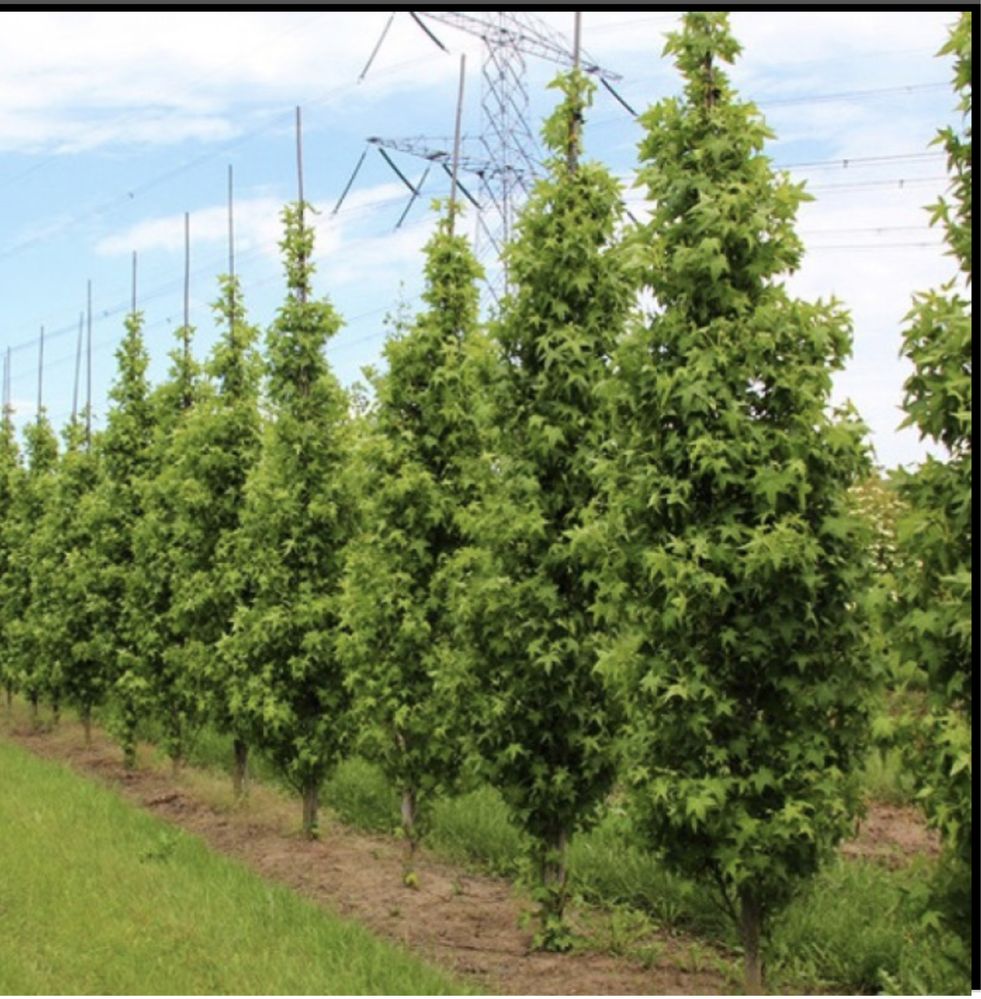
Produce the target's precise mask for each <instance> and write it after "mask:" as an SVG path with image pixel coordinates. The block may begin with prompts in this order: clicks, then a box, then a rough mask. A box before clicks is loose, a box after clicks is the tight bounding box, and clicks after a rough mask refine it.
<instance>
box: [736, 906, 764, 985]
mask: <svg viewBox="0 0 981 999" xmlns="http://www.w3.org/2000/svg"><path fill="white" fill-rule="evenodd" d="M739 903H740V912H739V930H740V933H741V935H742V940H743V969H744V973H745V980H746V995H754V996H758V995H762V994H763V962H762V959H761V956H760V935H761V931H762V923H763V918H762V913H761V911H760V903H759V901H758V900H757V898H756V895H755V894H754V892H753V890H752V888H743V889H742V891H740V893H739Z"/></svg>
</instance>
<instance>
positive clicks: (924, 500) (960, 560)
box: [895, 11, 975, 948]
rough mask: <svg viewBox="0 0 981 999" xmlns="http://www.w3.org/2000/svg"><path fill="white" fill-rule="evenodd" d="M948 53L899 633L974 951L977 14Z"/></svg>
mask: <svg viewBox="0 0 981 999" xmlns="http://www.w3.org/2000/svg"><path fill="white" fill-rule="evenodd" d="M941 54H943V55H952V56H953V57H954V60H955V64H954V73H955V77H954V87H955V90H956V91H957V92H958V93H959V95H960V107H959V110H960V111H961V113H962V115H963V119H962V127H961V129H960V130H958V129H955V128H953V127H951V128H946V129H944V130H943V131H941V133H940V135H939V136H938V139H937V141H938V142H939V143H940V144H941V145H942V146H943V148H944V149H945V151H946V153H947V163H948V169H949V171H950V174H951V189H950V194H949V196H948V197H946V198H942V199H941V200H940V201H939V202H938V203H937V204H936V205H934V206H933V208H932V221H933V222H934V223H938V222H939V223H941V224H942V225H943V227H944V229H945V235H946V241H947V244H948V246H949V247H950V255H951V256H952V257H953V259H954V261H955V262H956V265H957V274H956V275H955V276H954V277H953V278H952V279H951V280H950V281H949V282H948V283H947V284H945V285H944V286H942V287H941V288H939V289H937V290H935V291H929V292H924V293H922V294H919V295H917V296H916V298H915V302H914V305H913V309H912V310H911V311H910V313H909V315H908V316H907V317H906V318H907V322H908V326H907V327H906V330H905V331H904V335H903V353H904V354H905V356H906V357H907V358H909V360H910V361H911V362H912V363H913V366H914V371H913V374H912V375H911V376H910V378H909V379H908V380H907V382H906V385H905V390H906V395H905V399H904V408H905V410H906V414H907V417H906V420H905V422H904V426H915V427H916V428H917V429H918V430H919V431H920V435H921V437H924V438H926V437H928V438H930V439H931V440H932V441H933V442H934V444H935V445H937V447H938V451H939V452H940V453H939V454H938V456H928V457H927V458H926V459H925V460H924V461H923V463H922V464H921V465H920V466H919V468H917V469H916V470H915V471H914V472H904V471H899V472H897V474H896V482H897V484H898V487H899V490H900V495H901V496H902V497H903V499H904V500H905V501H906V504H907V512H906V514H905V516H903V517H901V519H900V521H899V527H898V539H899V546H900V552H901V556H902V562H903V563H904V568H903V569H901V570H900V571H899V573H898V578H899V584H900V585H899V599H898V601H897V605H896V608H895V610H896V624H897V630H896V634H897V636H898V638H899V645H900V649H901V651H902V653H903V655H904V658H905V659H906V660H907V661H908V662H910V663H912V664H913V665H914V667H915V669H916V672H917V674H918V678H919V681H921V683H922V687H923V689H925V691H926V694H927V697H926V703H925V705H924V707H925V710H924V711H923V712H922V713H921V714H920V716H919V717H918V718H917V720H916V723H915V724H914V726H913V729H912V731H911V732H910V735H911V738H909V739H907V740H905V743H904V744H905V747H906V750H907V754H906V759H907V762H908V763H909V765H910V766H911V768H912V770H913V772H914V773H915V775H916V780H917V787H918V792H919V793H918V797H919V799H920V801H921V802H922V803H923V806H924V808H925V809H926V812H927V815H928V816H929V819H930V821H931V823H932V824H934V825H935V826H937V827H938V828H939V829H940V830H941V832H942V833H943V836H944V842H945V845H946V847H947V848H948V857H947V860H948V863H947V864H945V870H944V871H943V874H944V878H943V880H945V881H946V882H947V886H946V889H945V890H944V891H943V892H942V893H941V894H942V895H943V896H946V897H945V898H944V899H943V901H944V903H945V904H944V905H943V909H944V914H945V916H946V917H947V918H948V919H949V920H950V922H951V925H952V927H953V928H954V929H955V930H956V931H957V932H958V933H959V935H960V936H961V938H962V940H963V941H964V942H965V944H966V945H967V946H968V948H970V946H971V940H972V930H971V927H972V925H973V924H972V920H971V896H972V893H971V864H972V851H973V848H974V837H973V823H972V782H971V722H972V705H973V693H974V662H975V660H974V656H973V655H972V650H971V636H972V630H971V624H972V611H973V602H972V593H973V590H972V551H973V504H972V468H973V465H972V449H973V429H972V425H973V416H972V386H973V378H972V371H973V351H974V346H973V341H972V335H971V284H972V277H973V272H972V271H973V265H972V257H971V236H972V232H971V201H972V176H973V175H972V169H971V156H972V138H971V84H972V77H971V12H970V11H968V12H965V13H963V14H962V15H961V17H960V19H959V21H958V22H957V24H956V25H955V27H954V28H953V29H952V30H951V33H950V38H949V40H948V42H947V44H946V45H945V46H944V48H943V49H942V50H941Z"/></svg>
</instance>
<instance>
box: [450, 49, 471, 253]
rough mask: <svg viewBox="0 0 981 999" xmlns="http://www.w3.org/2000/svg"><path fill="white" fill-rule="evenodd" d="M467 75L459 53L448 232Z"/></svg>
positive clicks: (454, 196) (458, 162)
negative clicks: (458, 84) (464, 85)
mask: <svg viewBox="0 0 981 999" xmlns="http://www.w3.org/2000/svg"><path fill="white" fill-rule="evenodd" d="M466 73H467V57H466V55H464V54H463V53H460V88H459V90H458V91H457V95H456V123H455V125H454V128H453V174H452V176H451V178H450V232H451V233H452V232H453V220H454V217H455V216H456V188H457V183H458V177H459V175H460V123H461V121H462V119H463V81H464V80H465V78H466Z"/></svg>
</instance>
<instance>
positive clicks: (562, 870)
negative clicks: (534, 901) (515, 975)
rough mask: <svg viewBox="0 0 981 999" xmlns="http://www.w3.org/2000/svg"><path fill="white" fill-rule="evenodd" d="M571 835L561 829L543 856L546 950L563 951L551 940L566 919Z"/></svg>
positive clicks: (548, 843) (547, 843)
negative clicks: (567, 848)
mask: <svg viewBox="0 0 981 999" xmlns="http://www.w3.org/2000/svg"><path fill="white" fill-rule="evenodd" d="M568 842H569V835H568V833H567V832H566V831H565V830H564V829H560V830H559V831H558V832H556V833H554V834H553V835H552V836H551V837H549V838H548V839H547V840H546V843H545V846H546V852H545V853H544V854H543V856H542V869H541V874H542V886H543V887H544V888H545V890H546V891H545V902H544V903H543V905H542V909H541V923H542V939H543V941H544V947H545V948H546V949H556V950H558V949H561V947H559V946H558V945H552V944H551V943H550V940H551V939H552V938H553V937H555V935H556V931H557V930H559V929H560V928H561V925H562V921H563V919H564V917H565V903H566V882H567V879H568V871H567V869H566V859H565V858H566V847H567V846H568Z"/></svg>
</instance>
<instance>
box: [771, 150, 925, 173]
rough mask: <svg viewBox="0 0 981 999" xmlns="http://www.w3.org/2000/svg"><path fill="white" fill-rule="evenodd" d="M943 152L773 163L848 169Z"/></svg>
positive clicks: (785, 166) (786, 166)
mask: <svg viewBox="0 0 981 999" xmlns="http://www.w3.org/2000/svg"><path fill="white" fill-rule="evenodd" d="M944 155H945V154H944V153H939V152H937V153H890V154H889V155H885V156H839V157H836V158H835V159H829V160H807V161H805V162H801V163H774V164H773V165H774V167H776V168H778V169H780V170H802V169H804V168H805V167H807V168H809V167H838V168H841V169H843V170H848V169H850V168H851V167H854V166H860V167H864V166H872V165H874V164H877V163H894V162H901V161H905V160H936V159H941V158H942V157H943V156H944Z"/></svg>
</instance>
